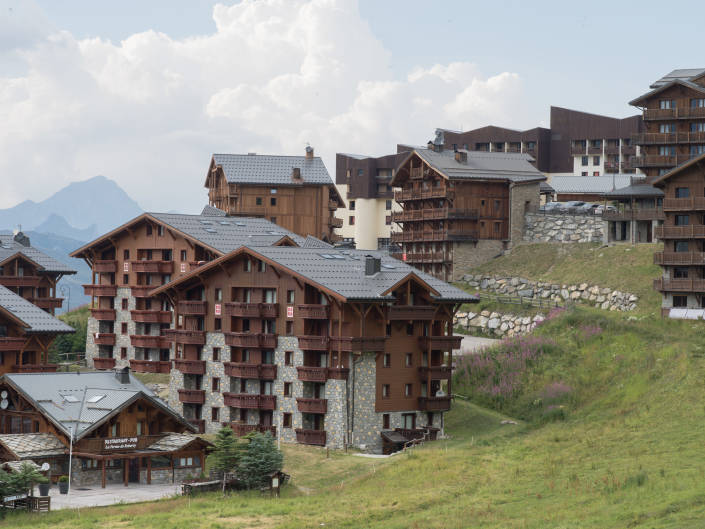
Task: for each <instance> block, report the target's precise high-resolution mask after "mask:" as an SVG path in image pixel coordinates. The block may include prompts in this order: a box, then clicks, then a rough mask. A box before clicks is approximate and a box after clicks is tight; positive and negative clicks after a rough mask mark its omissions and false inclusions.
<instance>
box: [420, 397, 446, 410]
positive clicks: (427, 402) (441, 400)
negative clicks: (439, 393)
mask: <svg viewBox="0 0 705 529" xmlns="http://www.w3.org/2000/svg"><path fill="white" fill-rule="evenodd" d="M449 409H450V397H419V410H421V411H448V410H449Z"/></svg>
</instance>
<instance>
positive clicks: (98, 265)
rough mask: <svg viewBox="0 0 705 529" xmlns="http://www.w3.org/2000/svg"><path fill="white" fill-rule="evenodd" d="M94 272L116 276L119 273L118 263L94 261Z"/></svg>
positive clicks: (113, 261)
mask: <svg viewBox="0 0 705 529" xmlns="http://www.w3.org/2000/svg"><path fill="white" fill-rule="evenodd" d="M93 271H94V272H96V273H100V274H114V273H115V272H117V261H115V260H112V261H108V260H104V261H93Z"/></svg>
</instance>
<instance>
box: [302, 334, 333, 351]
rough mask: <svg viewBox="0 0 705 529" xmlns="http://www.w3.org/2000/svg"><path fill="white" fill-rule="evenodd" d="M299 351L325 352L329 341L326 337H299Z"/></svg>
mask: <svg viewBox="0 0 705 529" xmlns="http://www.w3.org/2000/svg"><path fill="white" fill-rule="evenodd" d="M298 339H299V349H307V350H309V351H327V350H328V343H329V339H328V336H312V335H308V336H299V337H298Z"/></svg>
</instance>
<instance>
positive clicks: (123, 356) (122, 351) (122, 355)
mask: <svg viewBox="0 0 705 529" xmlns="http://www.w3.org/2000/svg"><path fill="white" fill-rule="evenodd" d="M126 358H127V347H121V348H120V359H121V360H125V359H126Z"/></svg>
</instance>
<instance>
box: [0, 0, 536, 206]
mask: <svg viewBox="0 0 705 529" xmlns="http://www.w3.org/2000/svg"><path fill="white" fill-rule="evenodd" d="M213 19H214V21H215V28H216V29H215V31H214V32H213V33H212V34H210V35H205V36H201V37H193V38H187V39H181V40H175V39H172V38H170V37H169V36H168V35H165V34H163V33H158V32H155V31H147V32H144V33H139V34H135V35H132V36H130V37H129V38H127V39H125V40H123V41H122V42H119V43H113V42H109V41H106V40H103V39H100V38H90V39H76V38H75V37H74V36H73V35H71V34H70V33H68V32H65V31H57V30H53V29H52V30H51V31H48V30H46V27H47V26H41V27H37V26H36V25H28V24H27V23H26V20H27V17H24V18H23V19H22V20H23V21H24V22H23V24H24V25H22V24H19V25H15V26H14V27H13V28H12V33H10V32H9V31H8V34H12V35H13V40H12V44H9V43H7V44H6V50H5V51H6V53H12V54H13V57H14V58H16V59H17V60H20V61H21V62H22V65H23V72H22V73H21V75H9V74H3V73H2V72H0V122H2V123H3V124H4V125H3V127H0V174H2V181H3V193H1V194H0V207H8V206H11V205H13V204H15V203H17V202H18V201H20V200H23V199H26V198H33V199H36V200H38V199H42V198H44V197H45V196H47V195H48V194H50V193H52V192H54V191H56V190H58V189H59V188H61V187H62V186H64V185H66V184H67V183H69V182H71V181H75V180H80V179H85V178H89V177H91V176H93V175H95V174H105V175H106V176H109V177H111V178H113V179H115V180H117V181H118V182H119V183H120V185H121V186H123V187H124V188H125V189H126V190H127V191H128V193H129V194H130V195H131V196H132V197H134V198H135V199H136V200H137V201H138V202H140V204H141V205H143V207H145V208H147V209H151V210H172V209H176V210H182V211H196V210H198V209H200V207H201V205H202V203H204V202H205V201H206V191H205V190H204V189H203V187H202V185H203V181H204V176H205V171H206V169H207V165H208V162H209V156H210V154H211V153H212V152H251V151H256V152H261V153H286V154H297V153H303V148H304V145H305V144H306V142H310V143H311V144H312V145H313V146H314V147H315V148H316V152H317V153H318V154H321V155H322V156H323V157H324V161H325V162H326V165H327V166H328V168H329V171H330V172H331V176H334V174H333V171H334V169H335V163H334V162H335V153H336V152H360V153H368V154H384V153H388V152H393V150H394V149H395V146H396V143H424V142H425V141H426V140H428V139H429V138H430V137H432V135H433V130H434V128H435V127H437V126H443V127H449V128H458V127H460V126H463V127H464V128H466V129H467V128H471V127H475V126H482V125H485V124H488V123H490V122H491V123H495V124H499V125H512V124H516V123H517V122H522V123H523V122H525V119H526V116H527V111H526V105H525V104H524V102H523V101H522V95H523V89H522V86H521V79H520V78H519V77H518V76H517V75H516V74H513V73H507V72H503V73H502V72H498V73H495V74H493V75H491V76H489V77H487V76H483V75H482V73H481V72H479V71H478V70H477V68H476V67H475V66H474V65H473V64H472V63H471V62H454V63H450V64H436V65H432V66H430V67H418V68H416V69H414V70H413V71H411V72H409V74H408V75H407V76H406V77H405V78H395V76H393V75H392V73H391V69H390V61H391V57H390V53H389V52H388V51H387V50H386V49H385V48H384V46H383V44H382V43H381V41H380V40H379V39H378V38H377V37H376V36H375V35H373V34H372V32H371V30H370V28H369V26H368V24H367V23H366V22H365V21H364V20H362V19H361V18H360V14H359V11H358V7H357V4H356V3H355V2H352V1H346V0H259V1H253V0H245V1H243V2H242V3H240V4H237V5H234V6H224V5H217V6H215V8H214V9H213ZM10 47H12V50H9V51H8V49H9V48H10Z"/></svg>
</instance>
